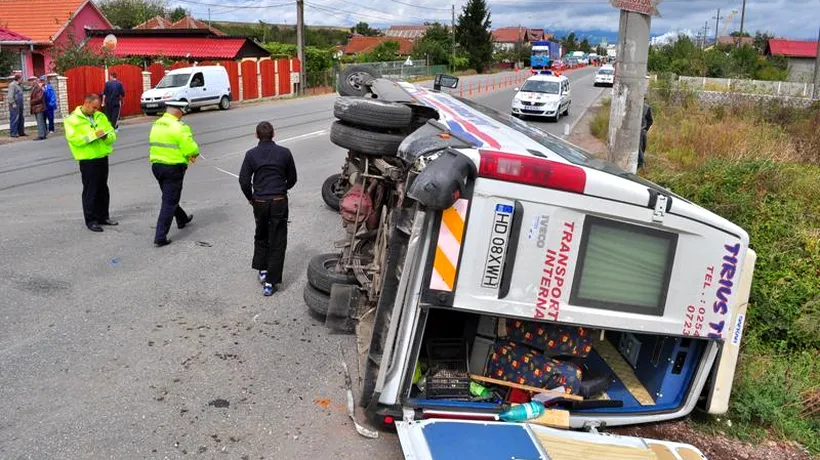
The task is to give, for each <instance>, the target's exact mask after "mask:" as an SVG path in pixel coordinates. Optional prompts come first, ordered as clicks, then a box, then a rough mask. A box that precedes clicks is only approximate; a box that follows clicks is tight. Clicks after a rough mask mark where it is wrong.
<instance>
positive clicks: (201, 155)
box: [199, 129, 327, 178]
mask: <svg viewBox="0 0 820 460" xmlns="http://www.w3.org/2000/svg"><path fill="white" fill-rule="evenodd" d="M323 134H327V130H326V129H320V130H319V131H313V132H312V133H307V134H300V135H298V136H293V137H287V138H285V139H280V140H277V141H276V142H277V143H279V144H284V143H285V142H293V141H299V140H302V139H308V138H311V137H317V136H321V135H323ZM239 153H244V152H231V153H229V154H227V155H224V156H222V158H229V157H231V156H233V155H236V154H239ZM199 157H200V158H202V159H203V160H207V158H205V155H203V154H201V153H200V154H199ZM211 167H212V168H214V169H216V170H217V171H219V172H223V173H225V174H227V175H229V176H233V177H236V178H238V177H239V176H238V175H236V174H234V173H232V172H230V171H225V170H224V169H222V168H220V167H217V166H213V165H211Z"/></svg>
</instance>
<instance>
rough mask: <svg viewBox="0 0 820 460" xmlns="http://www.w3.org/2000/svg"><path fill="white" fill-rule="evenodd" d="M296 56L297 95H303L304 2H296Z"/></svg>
mask: <svg viewBox="0 0 820 460" xmlns="http://www.w3.org/2000/svg"><path fill="white" fill-rule="evenodd" d="M296 54H297V57H298V58H299V94H305V86H306V84H307V79H306V78H305V67H307V66H306V64H307V63H306V62H305V0H296Z"/></svg>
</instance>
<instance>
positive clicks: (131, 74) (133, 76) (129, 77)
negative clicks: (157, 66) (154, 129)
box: [108, 64, 142, 117]
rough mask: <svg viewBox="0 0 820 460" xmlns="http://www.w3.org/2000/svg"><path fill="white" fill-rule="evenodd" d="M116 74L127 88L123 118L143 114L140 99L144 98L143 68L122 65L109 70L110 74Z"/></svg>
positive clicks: (123, 105)
mask: <svg viewBox="0 0 820 460" xmlns="http://www.w3.org/2000/svg"><path fill="white" fill-rule="evenodd" d="M112 72H116V74H117V78H118V79H119V80H120V82H122V86H123V87H124V88H125V99H124V100H123V104H122V109H121V110H120V116H121V117H127V116H129V115H137V114H140V113H142V109H141V108H140V97H141V96H142V68H140V67H137V66H135V65H131V64H120V65H115V66H112V67H109V68H108V74H109V75H111V73H112Z"/></svg>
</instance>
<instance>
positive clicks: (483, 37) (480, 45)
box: [456, 0, 493, 73]
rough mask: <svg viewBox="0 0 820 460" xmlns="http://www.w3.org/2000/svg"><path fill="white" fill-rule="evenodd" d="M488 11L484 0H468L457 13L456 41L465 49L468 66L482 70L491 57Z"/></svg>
mask: <svg viewBox="0 0 820 460" xmlns="http://www.w3.org/2000/svg"><path fill="white" fill-rule="evenodd" d="M491 24H492V23H491V21H490V12H489V10H488V9H487V3H486V2H485V1H484V0H468V1H467V4H466V5H464V7H463V8H462V10H461V13H460V14H459V15H458V24H457V25H456V41H457V42H458V44H459V46H461V48H462V49H463V50H464V51H465V53H466V55H467V58H468V59H469V62H470V68H472V69H475V71H476V72H479V73H481V72H483V71H484V69H485V68H486V67H487V65H489V64H490V63H491V62H492V59H493V35H492V32H490V26H491Z"/></svg>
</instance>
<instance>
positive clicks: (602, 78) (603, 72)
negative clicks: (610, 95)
mask: <svg viewBox="0 0 820 460" xmlns="http://www.w3.org/2000/svg"><path fill="white" fill-rule="evenodd" d="M614 84H615V67H612V66H611V65H609V64H607V65H604V66H602V67H601V68H600V69H598V72H596V73H595V80H594V82H593V86H612V85H614Z"/></svg>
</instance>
